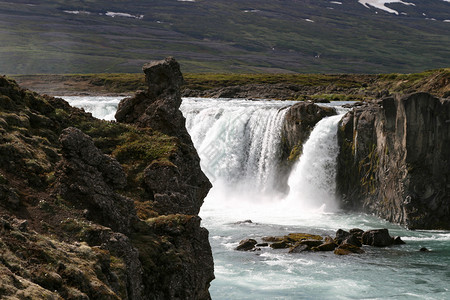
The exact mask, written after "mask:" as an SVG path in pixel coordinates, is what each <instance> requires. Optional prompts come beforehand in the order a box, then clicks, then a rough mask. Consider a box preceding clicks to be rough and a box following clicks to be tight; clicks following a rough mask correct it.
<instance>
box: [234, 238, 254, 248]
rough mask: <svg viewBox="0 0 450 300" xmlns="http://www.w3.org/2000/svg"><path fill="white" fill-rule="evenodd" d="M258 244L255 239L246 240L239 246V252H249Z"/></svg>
mask: <svg viewBox="0 0 450 300" xmlns="http://www.w3.org/2000/svg"><path fill="white" fill-rule="evenodd" d="M257 243H258V242H257V241H255V240H254V239H246V240H242V241H240V243H239V245H238V246H237V247H236V250H238V251H249V250H252V249H253V248H254V247H255V245H256V244H257Z"/></svg>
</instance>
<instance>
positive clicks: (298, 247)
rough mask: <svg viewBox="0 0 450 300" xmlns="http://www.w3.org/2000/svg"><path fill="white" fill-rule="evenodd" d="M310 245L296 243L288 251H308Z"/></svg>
mask: <svg viewBox="0 0 450 300" xmlns="http://www.w3.org/2000/svg"><path fill="white" fill-rule="evenodd" d="M310 250H311V247H309V246H308V245H306V244H297V245H295V246H294V247H291V248H290V249H289V253H301V252H305V251H310Z"/></svg>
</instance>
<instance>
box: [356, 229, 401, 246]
mask: <svg viewBox="0 0 450 300" xmlns="http://www.w3.org/2000/svg"><path fill="white" fill-rule="evenodd" d="M362 242H363V244H364V245H369V246H374V247H386V246H390V245H393V244H394V238H393V237H391V236H390V235H389V231H388V230H387V229H373V230H368V231H366V232H364V234H363V235H362Z"/></svg>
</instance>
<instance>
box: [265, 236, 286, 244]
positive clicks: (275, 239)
mask: <svg viewBox="0 0 450 300" xmlns="http://www.w3.org/2000/svg"><path fill="white" fill-rule="evenodd" d="M262 240H263V241H264V242H269V243H274V242H281V241H282V240H283V237H282V236H264V237H263V238H262Z"/></svg>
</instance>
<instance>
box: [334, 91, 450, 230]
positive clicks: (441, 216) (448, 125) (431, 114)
mask: <svg viewBox="0 0 450 300" xmlns="http://www.w3.org/2000/svg"><path fill="white" fill-rule="evenodd" d="M338 139H339V144H340V149H341V151H340V154H339V157H338V176H337V192H338V195H339V196H340V197H341V199H342V205H343V206H344V207H345V208H348V209H353V210H362V211H365V212H368V213H374V214H376V215H378V216H380V217H383V218H386V219H387V220H389V221H391V222H395V223H400V224H403V225H406V226H408V227H409V228H412V229H413V228H417V229H418V228H420V229H449V228H450V101H449V100H445V99H443V100H439V99H438V98H435V97H433V96H431V95H430V94H427V93H415V94H411V95H407V96H396V97H386V98H383V99H381V100H378V101H376V102H371V103H367V104H365V105H363V106H359V107H355V108H354V109H353V110H352V111H350V112H349V113H348V114H347V115H345V116H344V118H343V120H342V121H341V125H340V128H339V133H338Z"/></svg>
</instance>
